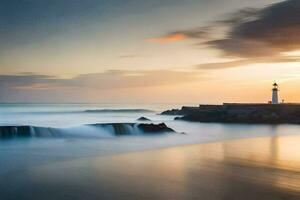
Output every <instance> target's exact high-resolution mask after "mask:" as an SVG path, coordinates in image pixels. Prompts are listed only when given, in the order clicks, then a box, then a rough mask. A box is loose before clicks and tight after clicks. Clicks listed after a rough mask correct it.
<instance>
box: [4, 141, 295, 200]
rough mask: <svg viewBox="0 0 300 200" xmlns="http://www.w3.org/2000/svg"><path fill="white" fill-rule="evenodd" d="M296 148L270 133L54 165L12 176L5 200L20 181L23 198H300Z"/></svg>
mask: <svg viewBox="0 0 300 200" xmlns="http://www.w3.org/2000/svg"><path fill="white" fill-rule="evenodd" d="M299 144H300V136H276V135H275V136H273V137H264V138H255V139H243V140H238V141H227V142H218V143H212V144H204V145H190V146H184V147H174V148H168V149H161V150H153V151H146V152H137V153H128V154H123V155H114V156H108V157H99V158H86V159H79V160H75V161H63V162H56V163H54V164H47V165H44V166H40V167H37V168H33V169H31V170H29V172H27V173H26V172H22V175H21V176H18V177H12V176H11V177H10V179H8V180H7V181H6V183H5V185H4V186H2V189H4V190H3V191H2V197H5V195H7V194H8V193H7V191H9V189H7V188H6V189H7V190H6V189H5V186H6V187H9V186H11V185H14V186H15V185H16V183H17V184H18V185H17V186H15V187H17V189H16V188H14V193H13V195H14V196H16V194H19V196H22V197H23V199H26V198H24V197H27V196H28V195H30V197H32V198H34V199H130V200H131V199H209V200H227V199H228V200H231V199H243V200H253V199H255V200H257V199H263V200H277V199H278V200H281V199H299V198H300V146H299ZM46 193H47V194H46Z"/></svg>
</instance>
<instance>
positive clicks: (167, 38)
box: [147, 27, 210, 43]
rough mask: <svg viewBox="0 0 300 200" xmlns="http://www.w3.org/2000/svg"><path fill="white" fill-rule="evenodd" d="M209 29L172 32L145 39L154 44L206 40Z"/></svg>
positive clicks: (200, 28)
mask: <svg viewBox="0 0 300 200" xmlns="http://www.w3.org/2000/svg"><path fill="white" fill-rule="evenodd" d="M209 29H210V27H199V28H193V29H190V30H179V31H173V32H170V33H167V34H166V35H164V36H161V37H155V38H150V39H147V41H149V42H156V43H170V42H178V41H182V40H186V39H190V38H197V39H199V38H206V37H207V33H208V30H209Z"/></svg>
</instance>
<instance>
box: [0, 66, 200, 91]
mask: <svg viewBox="0 0 300 200" xmlns="http://www.w3.org/2000/svg"><path fill="white" fill-rule="evenodd" d="M200 78H202V79H203V78H204V77H203V76H202V77H201V76H200V75H199V73H195V72H194V71H173V70H149V71H144V70H135V71H134V70H110V71H105V72H103V73H93V74H82V75H78V76H76V77H74V78H71V79H61V78H56V77H53V76H47V75H35V74H21V75H0V85H1V86H0V91H1V90H4V89H6V90H7V89H10V90H65V89H78V88H89V89H98V90H111V89H124V88H137V87H156V86H164V85H176V84H182V83H188V82H193V81H199V80H201V79H200Z"/></svg>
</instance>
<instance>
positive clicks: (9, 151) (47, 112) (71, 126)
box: [0, 103, 300, 179]
mask: <svg viewBox="0 0 300 200" xmlns="http://www.w3.org/2000/svg"><path fill="white" fill-rule="evenodd" d="M183 105H186V106H197V105H196V104H190V103H186V104H181V105H178V104H170V103H161V104H37V103H31V104H29V103H26V104H21V103H13V104H8V103H2V104H0V126H1V127H4V126H30V127H35V130H40V131H41V132H43V131H45V130H48V129H51V130H52V129H55V130H59V131H60V133H61V134H60V135H55V136H53V135H51V134H49V131H48V132H47V131H46V132H47V133H45V134H44V135H43V133H39V134H38V135H39V137H36V134H32V136H31V137H26V138H8V139H7V138H6V139H0V163H1V164H0V178H1V179H2V178H3V177H6V176H8V177H9V174H14V172H16V171H20V170H26V169H29V168H32V167H35V166H39V165H42V164H45V163H53V162H56V161H65V160H71V159H78V158H84V157H90V156H108V155H115V154H123V153H128V152H137V151H147V150H152V149H160V148H167V147H174V146H180V145H191V144H200V143H211V142H216V141H225V140H233V139H242V138H251V137H264V136H277V135H299V134H300V126H299V125H243V124H222V123H198V122H186V121H181V120H174V117H176V116H167V115H160V113H161V112H162V111H164V110H166V109H172V108H180V107H181V106H183ZM140 117H146V118H148V119H150V120H151V121H145V122H141V121H138V120H137V119H138V118H140ZM110 123H120V124H127V123H134V124H136V123H154V124H158V123H165V124H166V125H167V126H168V127H170V128H172V129H173V130H175V131H176V132H175V133H162V134H155V135H151V134H144V133H143V132H142V131H140V130H138V129H132V130H130V132H129V134H127V135H124V136H117V135H116V134H115V133H114V132H113V130H112V128H111V127H106V128H100V129H99V128H93V127H91V126H90V125H91V124H110ZM183 133H184V134H183Z"/></svg>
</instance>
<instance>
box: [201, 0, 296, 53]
mask: <svg viewBox="0 0 300 200" xmlns="http://www.w3.org/2000/svg"><path fill="white" fill-rule="evenodd" d="M233 15H235V17H234V19H235V20H232V18H231V20H229V21H230V22H231V23H230V24H231V27H230V30H229V33H228V36H227V38H224V39H220V40H213V41H209V42H207V43H206V44H208V45H210V46H212V47H214V48H217V49H220V50H222V51H223V53H224V54H225V55H227V56H235V57H244V58H249V57H266V56H278V55H280V54H282V53H284V52H289V51H294V50H298V49H299V48H300V23H299V22H300V1H298V0H288V1H284V2H281V3H277V4H273V5H271V6H269V7H266V8H263V9H261V10H259V11H258V10H256V11H253V12H249V13H248V14H246V17H245V14H244V13H243V12H240V11H238V12H237V13H235V14H233ZM245 19H247V20H245ZM225 21H226V20H225Z"/></svg>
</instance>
